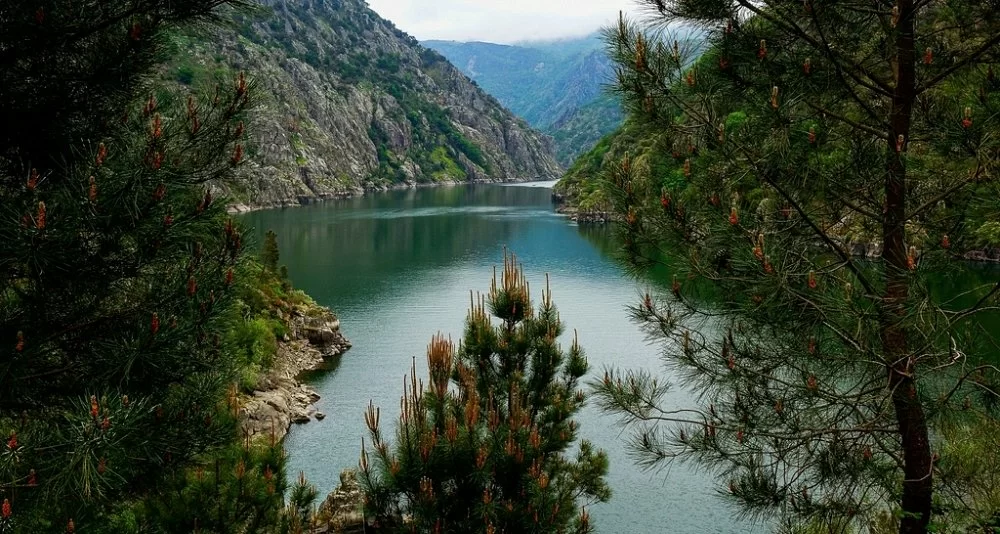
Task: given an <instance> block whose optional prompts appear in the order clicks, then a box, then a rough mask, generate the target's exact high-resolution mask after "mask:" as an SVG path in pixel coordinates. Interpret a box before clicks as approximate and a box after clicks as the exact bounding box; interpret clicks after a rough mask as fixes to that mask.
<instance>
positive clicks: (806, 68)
mask: <svg viewBox="0 0 1000 534" xmlns="http://www.w3.org/2000/svg"><path fill="white" fill-rule="evenodd" d="M802 72H803V73H804V74H805V75H806V76H809V75H810V74H812V60H811V59H809V58H806V60H805V61H803V62H802Z"/></svg>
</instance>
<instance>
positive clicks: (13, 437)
mask: <svg viewBox="0 0 1000 534" xmlns="http://www.w3.org/2000/svg"><path fill="white" fill-rule="evenodd" d="M7 448H8V449H10V450H14V449H16V448H17V431H14V432H11V433H10V439H8V440H7Z"/></svg>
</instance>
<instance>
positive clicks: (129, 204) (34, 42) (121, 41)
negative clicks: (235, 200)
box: [0, 0, 315, 534]
mask: <svg viewBox="0 0 1000 534" xmlns="http://www.w3.org/2000/svg"><path fill="white" fill-rule="evenodd" d="M244 6H245V4H244V3H243V2H240V1H238V0H231V1H223V2H202V1H200V0H171V1H169V2H159V1H153V2H146V3H144V4H142V5H141V6H116V5H109V4H107V3H105V2H97V1H96V0H95V1H89V2H83V3H81V2H76V3H74V4H73V5H69V4H59V3H48V4H46V5H45V6H44V7H43V8H39V7H38V6H37V5H36V4H35V3H28V2H15V3H13V4H11V5H9V6H5V9H6V11H5V13H4V16H3V17H0V50H2V52H0V205H2V206H3V208H4V209H3V210H2V213H0V237H2V239H0V340H6V341H0V345H2V347H3V348H0V360H2V366H0V368H2V373H0V383H2V384H0V385H2V387H0V391H2V394H0V434H2V435H3V436H4V439H5V444H4V446H3V447H2V450H0V481H2V482H0V498H2V501H3V506H2V510H0V512H2V513H0V531H3V532H26V533H27V532H31V533H44V532H56V533H63V532H74V531H83V532H99V533H130V534H131V533H135V532H150V533H160V532H163V533H166V532H191V531H193V530H194V531H201V532H237V531H247V532H266V533H271V532H274V533H279V532H280V533H286V532H287V533H290V532H301V529H302V527H303V522H302V519H303V518H304V516H303V514H304V511H305V510H307V509H309V507H311V504H312V499H313V498H314V497H315V491H314V490H310V488H309V487H308V486H307V485H305V484H304V483H303V484H300V485H298V486H296V487H295V488H294V489H293V490H292V491H291V495H290V496H289V504H287V505H286V502H285V501H286V489H287V484H286V483H285V476H284V458H283V452H282V450H281V447H280V444H276V443H270V444H261V443H253V444H251V443H246V442H243V441H242V440H241V439H239V431H238V420H237V419H238V400H237V398H238V396H239V395H240V394H241V392H242V390H241V387H242V388H244V389H250V388H252V387H254V386H256V385H257V382H258V380H259V377H260V375H261V374H262V373H263V372H264V370H265V369H266V368H267V367H268V366H269V365H270V363H271V361H273V359H274V356H275V353H276V350H277V345H276V339H277V337H279V336H282V335H284V333H285V328H286V326H285V324H284V322H283V321H282V320H281V318H282V316H283V315H287V309H283V308H282V307H288V306H293V305H295V304H296V303H300V302H304V300H305V297H304V296H303V295H301V294H300V293H295V292H292V291H291V290H290V288H289V287H288V285H287V282H285V281H283V280H280V279H279V278H278V277H277V275H275V274H274V273H273V270H270V271H268V270H263V274H261V272H262V269H261V268H260V267H258V266H256V265H254V264H253V263H252V262H250V261H249V260H248V259H247V258H246V255H245V253H244V246H245V239H244V236H243V229H242V228H240V226H239V225H238V224H236V223H235V222H234V221H233V220H232V219H230V218H229V217H228V215H227V214H226V210H225V203H224V201H220V200H219V199H217V198H215V196H214V194H213V190H212V189H211V188H210V186H209V184H210V183H212V184H220V185H224V184H227V183H230V182H231V181H232V180H233V176H234V174H235V172H236V170H237V169H238V168H239V167H240V166H241V165H242V164H243V163H244V162H245V161H246V157H247V155H248V149H246V148H245V143H246V138H247V135H246V124H245V121H246V117H247V112H248V110H249V109H250V107H251V105H252V103H253V95H254V87H255V85H254V83H253V82H252V81H251V80H250V79H248V78H247V77H246V76H244V75H243V74H238V75H232V76H227V77H226V79H225V81H224V83H218V84H212V83H211V82H210V81H209V80H201V79H200V76H201V75H202V74H205V73H206V72H205V71H202V70H199V68H197V67H195V64H194V63H192V64H184V63H182V64H181V65H180V67H179V68H178V70H177V71H176V72H177V73H178V74H177V79H176V80H175V81H178V82H180V84H177V85H168V86H167V87H163V86H159V87H154V86H150V85H147V81H148V80H156V79H157V74H159V75H161V77H160V79H161V80H162V79H163V78H162V74H163V71H161V72H159V73H158V72H157V71H156V69H157V68H158V67H157V65H158V61H159V60H160V59H161V58H162V56H161V53H163V52H164V51H169V50H172V49H173V48H172V47H174V46H175V45H176V44H177V42H178V39H182V38H179V37H178V35H179V34H178V33H176V32H177V31H180V30H185V29H190V28H192V27H199V26H207V25H209V24H210V23H211V22H213V21H215V20H218V18H219V17H220V16H222V15H224V14H229V15H231V14H232V9H233V8H239V7H244ZM168 29H169V31H168ZM29 72H30V74H28V73H29ZM166 72H167V79H168V80H170V79H172V78H171V77H172V76H173V74H172V71H170V70H169V69H168V70H167V71H166ZM223 72H224V71H223ZM39 82H43V83H39ZM173 88H176V91H175V90H172V89H173ZM151 93H152V94H151ZM275 256H276V255H275ZM273 259H274V260H275V261H276V260H277V258H276V257H274V258H273Z"/></svg>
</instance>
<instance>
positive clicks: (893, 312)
mask: <svg viewBox="0 0 1000 534" xmlns="http://www.w3.org/2000/svg"><path fill="white" fill-rule="evenodd" d="M896 5H897V7H898V8H899V15H900V17H899V22H898V24H897V25H896V28H895V30H896V32H897V33H896V39H895V41H896V73H895V82H896V84H895V88H894V93H893V99H892V111H891V116H890V121H889V122H890V125H891V127H892V131H891V135H890V137H889V139H888V151H887V152H888V153H887V165H886V181H885V208H886V209H885V215H884V217H883V221H882V238H883V243H884V252H883V260H884V262H885V266H884V268H885V295H884V297H885V298H884V301H883V308H882V314H881V315H882V316H881V322H882V324H881V335H882V348H883V350H884V352H885V356H886V360H887V362H888V374H889V378H888V383H889V384H888V385H889V388H890V391H891V392H892V404H893V408H894V410H895V415H896V422H897V425H898V427H899V435H900V441H901V444H902V448H903V473H904V480H903V495H902V498H901V500H900V505H901V507H902V512H903V514H902V518H901V520H900V524H899V532H900V534H924V533H926V532H927V526H928V523H929V522H930V517H931V496H932V493H933V479H932V467H933V466H932V461H931V452H930V441H929V439H928V431H927V418H926V415H925V414H924V409H923V405H922V404H921V403H920V399H919V398H918V396H917V389H916V383H915V381H914V373H915V368H914V367H915V366H914V364H913V360H912V359H911V355H910V354H909V347H908V340H907V332H906V328H905V326H904V325H903V324H902V323H903V320H904V317H905V315H906V301H907V296H908V294H909V275H908V271H909V268H910V265H909V258H908V256H909V255H908V254H907V250H906V220H905V219H906V196H907V194H906V193H907V184H906V165H905V162H904V161H903V154H904V153H905V151H906V145H907V143H908V142H909V134H910V123H911V116H912V111H913V102H914V99H915V98H916V61H917V57H916V48H915V42H914V41H915V39H914V33H915V28H914V26H915V25H914V18H915V13H914V7H913V0H898V1H897V4H896Z"/></svg>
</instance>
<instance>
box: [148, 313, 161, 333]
mask: <svg viewBox="0 0 1000 534" xmlns="http://www.w3.org/2000/svg"><path fill="white" fill-rule="evenodd" d="M149 330H150V331H151V332H152V333H153V335H154V336H155V335H156V333H157V332H159V331H160V316H159V315H158V314H156V313H155V312H154V313H153V319H152V320H151V321H150V324H149Z"/></svg>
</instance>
